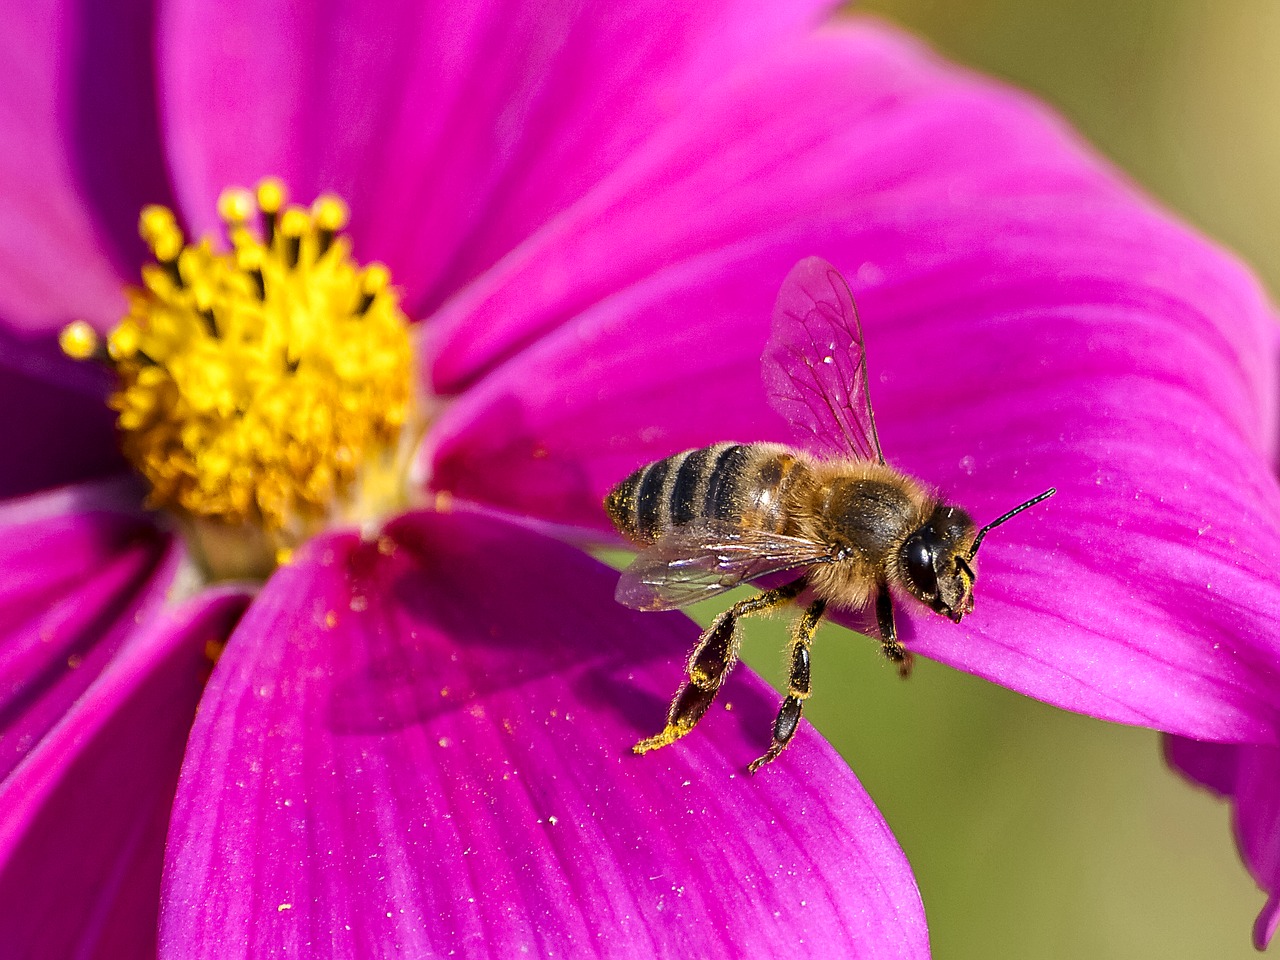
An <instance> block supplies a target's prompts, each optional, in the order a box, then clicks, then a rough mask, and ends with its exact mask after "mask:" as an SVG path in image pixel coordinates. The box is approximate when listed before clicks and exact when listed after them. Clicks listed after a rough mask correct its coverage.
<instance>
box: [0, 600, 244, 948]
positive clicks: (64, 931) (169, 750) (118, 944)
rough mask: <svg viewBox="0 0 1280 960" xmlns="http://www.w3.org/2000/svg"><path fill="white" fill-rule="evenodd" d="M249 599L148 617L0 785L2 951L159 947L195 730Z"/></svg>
mask: <svg viewBox="0 0 1280 960" xmlns="http://www.w3.org/2000/svg"><path fill="white" fill-rule="evenodd" d="M244 605H245V597H244V596H243V595H240V594H237V593H235V592H228V591H223V592H220V593H212V592H211V593H206V594H205V595H203V596H202V597H201V598H200V599H199V600H197V601H193V602H192V603H190V604H189V605H187V606H186V607H183V608H180V609H177V610H173V611H169V612H164V613H161V614H158V615H157V616H155V617H152V618H150V619H148V620H147V621H146V622H145V624H144V626H143V627H141V628H139V630H138V631H137V632H136V634H135V635H134V636H132V637H130V638H129V640H128V642H127V643H126V645H125V647H124V648H123V649H122V650H121V651H120V653H119V655H118V656H117V657H116V659H115V660H113V661H112V663H111V664H110V665H109V666H108V667H107V668H106V669H105V670H104V671H103V673H102V675H101V676H100V677H99V678H98V679H97V680H96V681H95V682H94V683H93V685H91V686H90V687H89V689H88V690H87V691H86V692H85V694H84V696H82V697H81V698H80V699H79V700H78V701H76V703H75V705H74V706H73V707H72V708H71V710H70V711H69V712H68V713H67V715H66V717H64V718H63V720H62V721H61V722H60V723H59V724H58V725H57V726H56V727H54V729H53V730H52V731H50V733H49V735H48V736H46V737H45V738H44V740H42V741H41V742H40V744H39V746H38V747H36V749H34V750H33V751H32V752H31V753H30V754H29V755H28V756H27V758H26V759H25V760H24V761H23V763H21V764H20V765H19V767H18V768H17V770H15V771H14V772H13V773H12V774H10V775H9V777H8V779H6V780H5V781H4V782H3V783H0V810H3V811H4V815H3V817H0V903H3V904H4V905H5V909H3V910H0V943H3V944H4V945H5V946H4V952H5V953H6V955H8V956H30V957H41V958H50V960H54V958H60V957H66V958H72V957H75V958H78V960H87V958H102V960H115V958H122V957H146V956H154V955H155V949H156V921H157V916H158V913H159V902H160V898H159V894H160V871H161V866H162V863H163V854H164V840H165V834H166V832H167V830H168V824H169V810H170V807H171V805H172V803H173V794H174V790H175V789H176V787H177V782H178V769H179V766H180V764H181V762H182V753H183V747H184V746H185V744H186V740H187V732H188V730H189V729H190V726H191V721H192V718H193V717H194V716H195V710H196V703H197V701H198V700H199V697H200V691H201V690H202V688H203V683H204V679H205V677H206V676H207V674H208V669H209V667H210V663H209V660H208V659H207V657H206V646H205V645H206V643H209V642H215V643H216V642H221V641H224V640H225V639H226V637H227V635H228V634H229V633H230V630H231V626H232V625H233V624H234V622H235V618H236V617H238V616H239V614H240V612H241V611H242V610H243V608H244Z"/></svg>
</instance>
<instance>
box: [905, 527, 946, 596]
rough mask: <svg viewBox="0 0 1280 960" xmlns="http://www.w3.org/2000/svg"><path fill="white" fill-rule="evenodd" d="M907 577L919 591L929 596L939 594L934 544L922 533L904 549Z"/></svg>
mask: <svg viewBox="0 0 1280 960" xmlns="http://www.w3.org/2000/svg"><path fill="white" fill-rule="evenodd" d="M902 554H903V560H905V561H906V567H907V576H908V577H910V578H911V582H912V583H913V584H915V587H916V589H917V590H919V591H920V592H921V593H923V594H926V595H929V596H937V594H938V573H937V571H936V570H935V569H934V566H933V544H932V543H930V542H929V540H928V539H926V537H925V536H924V534H923V532H922V533H917V534H915V535H914V536H913V537H912V538H911V539H910V540H908V541H907V543H906V546H905V547H903V549H902Z"/></svg>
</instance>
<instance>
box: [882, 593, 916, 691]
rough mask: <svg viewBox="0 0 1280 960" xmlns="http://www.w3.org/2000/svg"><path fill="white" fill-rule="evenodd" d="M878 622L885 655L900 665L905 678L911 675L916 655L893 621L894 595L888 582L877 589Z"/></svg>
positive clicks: (899, 671) (900, 672) (899, 668)
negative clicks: (906, 644)
mask: <svg viewBox="0 0 1280 960" xmlns="http://www.w3.org/2000/svg"><path fill="white" fill-rule="evenodd" d="M876 623H878V624H879V626H880V648H881V649H882V650H884V655H885V656H886V657H888V658H889V659H890V660H892V661H893V662H894V663H896V664H897V665H898V673H899V674H901V676H902V678H903V679H904V680H905V679H906V678H907V677H909V676H911V667H912V665H913V664H914V663H915V657H914V656H912V654H911V651H910V650H908V649H907V648H906V647H904V646H903V645H902V642H901V641H900V640H899V639H898V626H897V624H896V623H894V621H893V597H892V596H891V595H890V594H889V586H888V584H884V583H882V584H880V586H879V588H878V589H877V590H876Z"/></svg>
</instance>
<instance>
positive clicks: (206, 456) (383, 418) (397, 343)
mask: <svg viewBox="0 0 1280 960" xmlns="http://www.w3.org/2000/svg"><path fill="white" fill-rule="evenodd" d="M286 201H287V197H286V194H285V190H284V186H283V184H282V183H281V182H280V181H278V180H275V179H268V180H264V181H262V182H261V183H260V184H259V185H258V187H257V190H256V194H255V193H252V192H250V191H248V190H244V189H233V190H228V191H226V192H224V193H223V195H222V196H221V197H220V198H219V201H218V212H219V215H220V216H221V217H222V219H223V221H224V222H225V223H226V224H227V233H228V237H229V239H230V240H231V250H230V251H229V252H221V251H217V250H215V249H214V247H213V245H212V243H211V242H210V241H209V240H207V239H206V240H201V241H200V242H199V243H192V244H188V243H186V241H185V239H184V237H183V234H182V231H181V229H180V228H179V226H178V223H177V219H176V218H175V217H174V215H173V213H172V212H171V211H169V210H167V209H166V208H164V207H159V206H151V207H147V208H146V209H145V210H143V212H142V215H141V217H140V219H139V231H140V233H141V234H142V237H143V239H144V240H145V241H146V242H147V244H148V245H149V246H150V247H151V249H152V251H153V253H154V254H155V258H156V261H157V262H156V263H155V264H152V265H149V266H147V267H144V269H143V282H144V286H143V287H142V288H140V289H132V290H130V291H128V302H129V310H128V313H127V315H126V316H125V317H124V318H123V319H122V320H121V321H120V323H119V324H118V325H117V326H116V328H115V329H114V330H112V331H111V332H110V333H109V334H108V335H107V336H106V338H105V350H104V349H103V341H102V340H101V339H100V338H99V337H98V335H97V334H96V333H95V332H94V331H93V329H92V328H91V327H89V325H88V324H86V323H84V322H83V321H78V322H76V323H73V324H71V325H69V326H68V327H67V328H66V329H65V330H63V331H62V334H61V337H60V343H61V345H62V349H63V350H64V351H65V352H66V353H67V354H68V355H69V356H72V357H76V358H79V359H87V358H91V357H98V358H100V359H105V360H107V361H108V362H109V363H110V364H111V365H112V366H113V367H114V370H115V372H116V374H117V377H118V386H117V389H116V391H115V393H114V394H113V395H112V397H111V399H110V401H109V402H110V405H111V407H112V408H113V409H115V410H116V411H118V413H119V420H118V424H119V428H120V431H121V444H122V446H123V448H124V451H125V454H126V456H128V458H129V459H130V461H131V462H132V463H133V464H134V466H135V467H136V468H137V469H138V471H139V472H140V473H142V474H143V476H145V477H146V478H147V480H148V481H149V482H150V484H151V494H150V500H149V502H150V505H152V506H154V507H156V508H159V509H164V510H168V511H171V512H173V513H175V514H177V515H178V516H179V517H181V518H183V519H184V520H186V521H189V523H190V524H191V525H192V526H194V527H206V528H207V527H208V526H209V525H213V526H215V527H217V528H218V529H217V530H216V531H215V532H214V533H213V534H212V536H211V537H210V541H211V542H212V541H213V540H216V541H218V542H219V543H225V542H228V538H230V542H232V543H233V545H234V549H235V550H243V551H246V552H247V554H248V555H251V556H252V557H253V558H256V559H252V560H248V561H244V560H242V561H237V564H238V565H239V566H238V567H237V570H236V571H233V572H243V570H240V569H239V567H240V566H243V565H244V564H245V563H248V564H249V565H250V566H254V565H256V567H257V568H259V572H261V570H262V569H269V568H270V567H271V566H273V565H274V564H276V563H280V562H284V560H285V558H287V557H288V556H289V555H290V551H291V550H292V549H293V548H294V547H295V546H297V545H298V544H299V543H300V542H301V541H302V540H303V539H305V538H306V537H307V536H309V535H311V534H312V533H314V532H316V531H317V530H318V529H320V528H322V527H324V526H328V525H330V524H332V523H335V522H355V523H361V522H368V521H370V520H374V519H379V518H380V517H381V516H383V515H385V513H386V512H387V511H389V510H391V509H395V508H396V507H397V506H400V505H401V504H402V503H403V499H404V495H405V494H404V489H405V484H404V482H403V474H404V471H405V467H406V464H407V455H406V449H407V448H409V447H411V446H412V443H411V441H412V439H416V438H413V437H409V441H410V442H406V437H407V436H408V435H409V434H412V432H413V430H414V429H416V428H415V427H414V421H415V420H416V417H415V414H414V409H415V406H414V397H413V393H412V351H411V347H410V340H409V331H408V324H407V320H406V318H405V316H404V314H403V312H402V311H401V309H400V306H399V302H398V295H397V293H396V291H395V290H394V288H392V287H391V285H390V275H389V273H388V272H387V270H386V268H385V267H383V266H381V265H380V264H374V265H370V266H368V267H364V268H362V267H361V266H360V265H359V264H357V263H356V262H355V261H354V260H353V259H352V258H351V244H350V241H349V240H348V239H347V238H346V237H344V236H342V235H340V234H339V231H340V230H341V229H342V228H343V227H344V226H345V225H346V222H347V219H348V212H347V208H346V205H345V204H343V203H342V202H341V201H340V200H338V199H337V198H336V197H330V196H323V197H321V198H320V199H318V200H317V201H316V202H315V204H313V206H312V207H311V209H310V210H309V211H308V210H307V209H305V208H303V207H298V206H286ZM255 220H258V221H259V223H257V224H255V223H254V221H255ZM259 226H260V228H261V229H260V230H259V229H257V228H258V227H259ZM393 501H394V502H393ZM238 530H241V531H244V534H243V535H240V534H238V533H236V531H238ZM220 549H222V548H220ZM212 565H213V566H217V564H216V563H214V564H212ZM216 572H217V571H215V573H216Z"/></svg>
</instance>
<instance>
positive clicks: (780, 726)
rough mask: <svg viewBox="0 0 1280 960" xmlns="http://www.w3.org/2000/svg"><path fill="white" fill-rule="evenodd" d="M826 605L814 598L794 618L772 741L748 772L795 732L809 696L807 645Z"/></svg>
mask: <svg viewBox="0 0 1280 960" xmlns="http://www.w3.org/2000/svg"><path fill="white" fill-rule="evenodd" d="M826 608H827V604H826V601H825V600H815V601H813V603H811V604H810V605H809V609H807V610H806V611H805V612H804V613H803V614H802V615H801V617H800V619H799V620H797V621H796V629H795V634H794V635H793V636H792V638H791V671H790V673H789V674H788V676H787V697H786V699H785V700H783V701H782V707H781V708H780V709H779V710H778V718H777V719H776V720H774V721H773V742H772V743H770V744H769V749H768V750H767V751H765V754H764V756H762V757H758V758H756V759H755V760H752V761H751V764H750V766H748V767H747V772H748V773H755V772H756V771H757V770H759V769H760V768H761V767H762V766H764V765H765V764H766V763H768V762H769V761H770V760H773V759H774V758H775V757H777V756H778V754H780V753H781V752H782V751H783V749H784V748H785V747H786V745H787V744H788V743H790V742H791V738H792V737H793V736H795V732H796V727H798V726H799V725H800V713H801V711H803V710H804V702H805V701H806V700H808V699H809V692H810V682H809V681H810V665H809V648H810V647H811V646H812V645H813V634H814V632H815V631H816V630H817V629H818V621H819V620H821V619H822V613H823V611H824V610H826Z"/></svg>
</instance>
